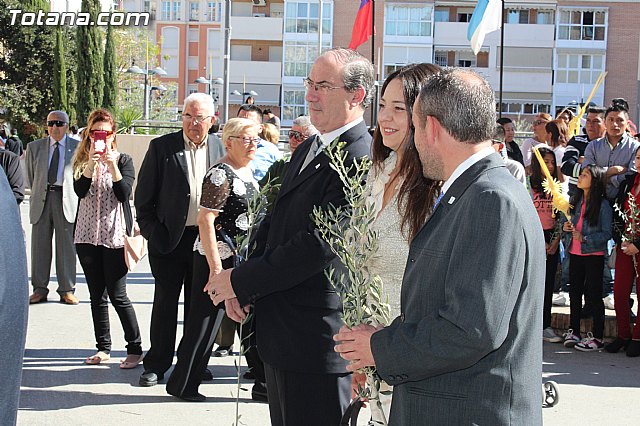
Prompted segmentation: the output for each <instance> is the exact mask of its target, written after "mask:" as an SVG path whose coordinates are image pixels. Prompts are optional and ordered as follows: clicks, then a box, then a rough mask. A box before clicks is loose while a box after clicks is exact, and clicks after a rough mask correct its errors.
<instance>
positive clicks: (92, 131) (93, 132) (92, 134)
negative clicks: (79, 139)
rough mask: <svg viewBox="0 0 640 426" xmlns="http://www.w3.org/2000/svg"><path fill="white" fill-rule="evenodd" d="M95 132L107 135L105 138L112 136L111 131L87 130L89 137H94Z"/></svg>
mask: <svg viewBox="0 0 640 426" xmlns="http://www.w3.org/2000/svg"><path fill="white" fill-rule="evenodd" d="M96 132H104V133H105V134H106V135H107V137H109V136H112V135H113V132H112V131H111V130H99V129H93V130H89V134H90V135H91V137H93V136H95V134H96Z"/></svg>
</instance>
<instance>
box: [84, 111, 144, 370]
mask: <svg viewBox="0 0 640 426" xmlns="http://www.w3.org/2000/svg"><path fill="white" fill-rule="evenodd" d="M103 139H104V141H103ZM96 148H97V149H96ZM72 165H73V171H74V184H73V187H74V190H75V192H76V194H77V195H78V197H79V198H80V202H79V204H78V215H77V220H76V228H75V232H74V243H75V245H76V251H77V253H78V258H79V259H80V264H81V265H82V269H83V270H84V274H85V277H86V279H87V287H88V288H89V296H90V299H91V315H92V317H93V329H94V332H95V337H96V342H97V343H96V347H97V348H98V351H97V352H96V353H95V355H92V356H90V357H88V358H87V359H86V360H85V363H87V364H100V363H101V362H104V361H107V360H109V358H110V352H111V335H110V331H109V306H108V304H107V296H108V297H109V299H110V300H111V303H112V305H113V307H114V308H115V310H116V312H117V313H118V317H120V322H121V323H122V328H123V329H124V336H125V340H126V341H127V358H126V359H124V360H123V361H122V362H121V364H120V368H134V367H136V366H137V365H138V364H139V363H140V361H142V344H141V338H140V329H139V327H138V321H137V318H136V313H135V311H134V309H133V305H132V304H131V301H130V300H129V297H128V296H127V287H126V284H127V272H128V270H127V265H126V264H125V261H124V235H125V232H126V230H128V231H129V233H130V232H131V229H132V228H133V216H132V214H131V207H130V205H129V197H130V195H131V187H132V186H133V181H134V179H135V170H134V167H133V160H132V159H131V157H130V156H128V155H127V154H123V153H120V152H118V151H117V145H116V124H115V120H114V118H113V115H111V113H110V112H109V111H107V110H104V109H98V110H95V111H93V112H92V113H91V114H90V115H89V119H88V122H87V127H86V129H85V130H84V132H83V133H82V140H81V141H80V144H79V145H78V149H77V150H76V152H75V154H74V156H73V160H72Z"/></svg>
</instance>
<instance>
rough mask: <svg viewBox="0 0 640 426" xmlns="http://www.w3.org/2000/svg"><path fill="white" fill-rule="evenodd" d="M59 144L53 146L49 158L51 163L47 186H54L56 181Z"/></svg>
mask: <svg viewBox="0 0 640 426" xmlns="http://www.w3.org/2000/svg"><path fill="white" fill-rule="evenodd" d="M59 147H60V143H58V142H56V143H54V144H53V155H52V156H51V163H49V175H48V176H47V181H48V182H49V185H54V184H55V183H56V181H57V180H58V163H59V162H60V150H59V149H58V148H59Z"/></svg>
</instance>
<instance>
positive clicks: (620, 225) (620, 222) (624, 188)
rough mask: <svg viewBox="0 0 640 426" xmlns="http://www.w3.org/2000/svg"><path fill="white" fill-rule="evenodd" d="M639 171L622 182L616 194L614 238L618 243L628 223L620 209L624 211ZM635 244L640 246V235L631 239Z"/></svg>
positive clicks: (639, 201)
mask: <svg viewBox="0 0 640 426" xmlns="http://www.w3.org/2000/svg"><path fill="white" fill-rule="evenodd" d="M637 174H638V173H633V174H631V175H628V176H627V178H626V179H625V180H624V181H623V182H622V184H620V188H619V189H618V195H616V200H615V203H614V205H613V230H612V234H613V240H614V241H615V242H616V244H620V243H622V236H623V235H624V233H625V229H626V226H627V225H626V224H625V222H624V218H623V217H622V216H621V215H620V212H619V211H618V210H619V209H620V210H622V211H624V203H625V202H626V201H627V198H628V197H629V192H630V191H631V188H633V181H634V180H635V179H636V175H637ZM636 203H640V200H638V199H637V198H636ZM631 243H633V245H634V246H636V247H638V248H640V236H638V235H636V236H635V237H634V238H633V240H631Z"/></svg>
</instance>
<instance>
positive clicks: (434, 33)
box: [124, 0, 640, 125]
mask: <svg viewBox="0 0 640 426" xmlns="http://www.w3.org/2000/svg"><path fill="white" fill-rule="evenodd" d="M131 1H138V2H140V1H141V0H124V2H125V7H126V3H127V2H131ZM145 3H149V2H148V1H147V2H145ZM224 3H225V2H224V1H221V0H201V1H198V0H190V1H188V0H152V2H151V4H150V5H149V7H150V9H151V10H154V7H155V17H156V22H155V23H156V26H155V34H156V37H157V41H158V42H159V43H160V45H161V52H162V53H161V62H162V67H163V68H164V69H165V70H166V71H167V73H168V75H167V76H166V77H165V78H166V79H168V80H172V81H176V82H177V83H178V86H179V90H178V94H177V98H178V99H179V100H181V99H183V98H184V96H186V95H187V94H189V93H191V92H194V91H203V92H206V91H207V90H209V87H208V85H205V84H198V83H195V80H196V78H198V77H201V76H203V77H205V78H210V76H213V77H222V76H223V42H224V25H223V19H224ZM359 4H360V2H359V0H341V1H334V0H323V1H322V4H320V2H319V1H318V0H234V1H233V2H232V9H231V27H232V31H231V54H230V59H231V66H230V68H231V70H230V79H229V80H230V91H231V92H232V93H233V92H234V91H237V93H240V95H230V98H229V104H230V116H234V115H235V111H236V110H237V107H238V106H239V104H240V103H242V102H243V101H244V99H245V98H246V96H247V95H246V94H247V93H249V92H251V91H253V92H256V93H257V94H258V95H257V96H254V98H255V101H256V104H258V105H259V106H261V107H263V108H266V107H269V108H271V109H272V110H274V111H275V112H276V113H277V114H279V115H280V116H281V119H282V122H283V125H287V124H290V123H291V121H292V120H293V119H294V118H295V117H297V116H298V115H300V114H303V113H305V112H306V106H305V101H304V94H305V92H304V87H303V84H302V80H303V78H304V77H306V76H307V75H308V73H309V69H310V67H311V65H312V63H313V61H314V59H315V57H316V56H317V53H318V48H319V46H321V48H322V49H326V48H329V47H333V46H346V45H348V44H349V41H350V38H351V30H352V26H353V21H354V18H355V15H356V12H357V10H358V6H359ZM375 4H376V10H375V14H376V15H375V18H376V19H375V21H376V22H375V23H376V30H377V31H376V35H375V37H374V42H373V43H374V44H375V46H374V47H373V48H372V41H371V40H370V41H368V42H367V43H365V44H363V45H362V46H360V48H359V51H360V52H361V53H362V54H364V55H366V56H367V57H372V58H373V59H374V63H375V65H376V71H377V79H378V80H380V81H382V80H384V78H385V77H386V75H388V74H389V73H390V72H392V71H393V70H395V69H397V68H398V67H401V66H403V65H405V64H408V63H412V62H433V63H437V64H439V65H443V66H461V67H470V68H473V69H475V70H476V71H477V72H479V73H480V74H482V75H483V76H485V77H486V78H487V80H488V81H489V82H490V83H491V85H492V86H493V87H494V88H495V89H496V92H498V90H499V87H500V32H499V31H497V32H494V33H491V34H489V35H488V36H487V37H486V39H485V42H484V45H483V47H482V49H481V51H480V52H479V53H478V55H474V54H473V53H472V51H471V48H470V47H469V42H468V41H467V38H466V34H467V26H468V21H469V19H470V18H471V14H472V12H473V8H474V7H475V4H476V1H475V0H442V1H423V0H397V1H396V0H386V1H384V0H377V1H376V2H375ZM138 10H139V9H138ZM143 10H146V9H143ZM320 14H321V15H322V20H320V19H319V17H320ZM637 16H640V2H638V1H636V0H617V1H614V0H597V1H596V0H573V1H566V0H510V1H506V2H505V17H504V19H505V28H504V72H503V80H502V86H503V87H502V104H501V105H500V108H501V109H502V112H503V113H504V114H506V115H509V116H518V115H520V116H522V117H525V118H526V117H527V116H531V115H532V114H535V113H537V112H549V113H551V114H554V113H555V112H556V111H557V110H559V109H561V108H564V107H566V106H572V105H575V104H577V103H581V102H585V101H586V99H587V97H588V96H589V94H590V92H591V90H592V88H593V85H594V83H595V82H596V80H597V79H598V77H599V76H600V74H601V73H602V72H603V71H607V72H608V74H607V77H606V79H605V83H604V84H603V85H602V86H600V88H599V89H598V90H597V91H596V93H595V95H594V97H593V99H592V102H594V103H596V104H599V105H606V104H608V103H609V102H610V101H611V99H612V98H614V97H624V98H626V99H627V101H628V102H629V105H630V109H631V111H630V112H631V116H632V119H633V120H634V121H636V122H640V118H639V117H638V111H639V110H640V108H639V105H638V104H639V102H640V95H639V92H640V83H639V81H640V74H639V72H640V71H639V70H640V66H639V58H640V31H638V30H637ZM320 21H321V22H322V25H321V26H320V25H319V22H320ZM319 27H320V28H321V31H319V29H320V28H319ZM221 89H222V86H220V87H215V85H214V87H213V90H212V92H213V94H214V96H219V91H220V90H221ZM496 98H498V93H496ZM365 117H369V114H365Z"/></svg>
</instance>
